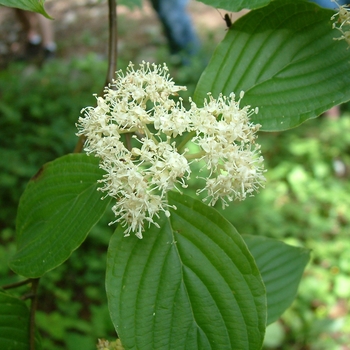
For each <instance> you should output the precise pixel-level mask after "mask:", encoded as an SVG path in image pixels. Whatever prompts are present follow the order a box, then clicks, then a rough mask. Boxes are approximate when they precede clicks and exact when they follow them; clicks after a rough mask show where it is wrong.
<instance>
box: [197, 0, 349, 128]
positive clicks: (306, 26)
mask: <svg viewBox="0 0 350 350" xmlns="http://www.w3.org/2000/svg"><path fill="white" fill-rule="evenodd" d="M332 14H334V12H333V11H331V10H325V9H321V8H320V7H318V6H317V5H315V4H313V3H309V2H303V1H297V0H296V1H294V0H293V1H285V0H283V1H281V0H278V1H273V2H271V3H270V5H269V6H267V7H264V8H262V9H259V10H254V11H251V12H250V13H248V14H247V15H245V16H243V17H242V18H240V19H239V20H238V21H237V22H235V23H234V24H233V26H232V27H231V28H230V30H228V33H227V35H226V37H225V38H224V40H223V41H222V42H221V43H220V44H219V46H218V47H217V49H216V51H215V53H214V55H213V58H212V60H211V61H210V63H209V65H208V67H207V68H206V70H205V71H204V73H203V74H202V76H201V78H200V81H199V83H198V85H197V89H196V92H195V98H194V100H195V102H196V103H198V104H202V103H203V99H204V98H205V97H206V95H207V93H208V92H209V91H210V92H212V94H213V96H214V97H216V96H218V95H219V93H223V94H224V95H229V94H230V93H231V92H235V94H236V95H239V93H240V92H241V91H242V90H243V91H245V96H244V98H243V100H242V102H241V104H242V105H251V106H253V107H259V114H258V115H254V116H253V117H252V121H253V122H255V123H260V124H262V129H261V130H265V131H274V130H284V129H288V128H291V127H294V126H297V125H299V124H300V123H302V122H304V121H305V120H307V119H310V118H315V117H317V116H319V115H320V114H321V113H322V112H324V111H326V110H328V109H329V108H331V107H332V106H335V105H337V104H340V103H343V102H346V101H348V100H349V99H350V50H348V49H347V44H346V43H345V41H344V40H343V41H339V40H334V39H333V38H334V37H338V36H339V32H338V31H336V30H334V29H332V22H331V20H330V17H331V16H332Z"/></svg>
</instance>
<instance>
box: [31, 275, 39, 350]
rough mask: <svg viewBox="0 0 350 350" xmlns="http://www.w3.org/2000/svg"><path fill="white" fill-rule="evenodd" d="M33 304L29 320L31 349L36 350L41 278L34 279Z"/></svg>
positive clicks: (32, 288)
mask: <svg viewBox="0 0 350 350" xmlns="http://www.w3.org/2000/svg"><path fill="white" fill-rule="evenodd" d="M31 281H32V287H31V292H32V295H33V297H32V303H31V305H30V319H29V349H30V350H35V312H36V309H37V306H38V293H37V291H38V287H39V281H40V278H33V279H32V280H31Z"/></svg>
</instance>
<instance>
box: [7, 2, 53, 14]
mask: <svg viewBox="0 0 350 350" xmlns="http://www.w3.org/2000/svg"><path fill="white" fill-rule="evenodd" d="M44 2H45V0H0V5H4V6H8V7H15V8H19V9H21V10H27V11H33V12H38V13H41V14H42V15H44V16H45V17H47V18H50V16H49V15H48V14H47V13H46V11H45V9H44Z"/></svg>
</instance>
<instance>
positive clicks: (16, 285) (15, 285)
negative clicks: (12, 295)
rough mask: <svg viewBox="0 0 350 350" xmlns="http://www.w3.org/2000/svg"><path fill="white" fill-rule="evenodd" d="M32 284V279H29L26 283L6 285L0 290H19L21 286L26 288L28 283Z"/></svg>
mask: <svg viewBox="0 0 350 350" xmlns="http://www.w3.org/2000/svg"><path fill="white" fill-rule="evenodd" d="M31 282H32V279H31V278H27V279H26V280H24V281H19V282H14V283H10V284H5V285H3V286H1V287H0V288H1V289H4V290H6V289H12V288H17V287H21V286H24V285H26V284H28V283H31Z"/></svg>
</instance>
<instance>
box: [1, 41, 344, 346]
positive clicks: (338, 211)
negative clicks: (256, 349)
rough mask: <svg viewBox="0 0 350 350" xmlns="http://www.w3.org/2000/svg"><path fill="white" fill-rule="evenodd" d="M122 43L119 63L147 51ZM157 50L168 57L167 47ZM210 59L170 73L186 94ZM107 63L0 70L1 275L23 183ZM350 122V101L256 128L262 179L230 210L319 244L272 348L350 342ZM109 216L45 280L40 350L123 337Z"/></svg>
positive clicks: (295, 239) (247, 228)
mask: <svg viewBox="0 0 350 350" xmlns="http://www.w3.org/2000/svg"><path fill="white" fill-rule="evenodd" d="M59 44H60V43H59ZM82 44H83V43H82ZM64 45H65V43H64V42H62V47H65V46H64ZM215 45H216V43H215V40H214V36H209V35H208V37H207V38H206V39H205V45H204V49H203V50H204V53H207V54H208V56H209V50H210V49H208V48H210V47H214V46H215ZM124 53H126V54H124V55H122V56H121V61H119V68H123V67H125V65H126V61H128V60H133V59H134V58H135V59H138V56H137V55H139V54H140V53H139V52H138V53H137V55H136V51H135V47H134V46H133V43H130V50H129V51H128V50H127V49H126V51H124ZM152 55H153V57H154V59H155V60H160V59H161V60H162V61H163V60H164V58H162V57H164V56H166V58H165V60H167V58H168V57H167V54H166V49H165V48H164V46H159V48H157V49H156V50H155V51H154V52H152ZM133 56H135V57H133ZM136 56H137V57H136ZM123 58H124V59H125V62H124V61H123ZM202 67H203V62H202V60H200V59H198V60H195V62H193V66H191V67H178V66H173V67H170V71H171V72H172V75H174V78H175V81H176V82H177V83H178V84H186V85H187V86H189V87H190V89H189V92H188V94H189V95H190V94H191V93H192V91H193V88H194V85H195V83H196V82H197V81H198V77H199V74H200V71H201V69H202ZM105 71H106V63H105V61H104V60H103V59H100V58H99V57H98V56H95V55H85V56H84V57H80V58H74V59H69V60H67V59H63V58H58V59H55V60H53V61H50V62H47V63H46V64H45V65H44V66H43V67H42V68H41V69H39V68H38V67H35V66H32V65H27V64H21V63H14V64H11V65H9V66H7V68H6V69H4V70H2V71H1V72H0V97H1V103H0V154H1V157H0V169H1V172H0V207H1V211H0V243H1V245H0V285H4V284H6V283H10V282H14V281H15V279H16V278H17V277H15V275H13V274H12V273H11V272H10V270H9V269H8V268H7V259H8V257H9V256H11V255H12V254H13V253H14V251H15V246H14V243H13V238H14V232H15V230H14V227H15V224H14V223H15V216H16V207H17V205H18V200H19V197H20V195H21V193H22V192H23V189H24V187H25V185H26V182H27V181H28V180H29V178H30V177H31V176H32V175H33V174H35V173H36V171H37V170H38V169H39V167H40V166H41V165H42V164H43V163H45V162H47V161H50V160H53V159H55V158H56V157H58V156H61V155H64V154H66V153H68V152H71V151H72V150H73V148H74V145H75V143H76V141H77V138H76V136H75V132H76V128H75V122H76V120H77V118H78V115H79V111H80V110H81V108H83V107H84V106H87V105H93V104H94V103H95V101H94V97H93V96H92V93H98V92H99V91H100V90H101V87H102V84H103V81H104V75H105ZM191 89H192V90H191ZM349 131H350V113H349V106H343V109H342V115H341V117H340V118H339V119H329V118H326V117H320V118H318V119H314V120H312V121H309V122H307V123H305V124H303V125H302V126H301V127H299V128H297V129H292V130H289V131H287V132H283V133H260V135H259V141H260V143H261V144H262V152H263V155H264V157H265V159H266V168H267V169H269V171H268V172H267V174H266V176H267V179H268V181H267V184H266V189H265V190H264V191H262V192H261V193H260V194H258V195H257V196H256V197H255V198H253V199H248V200H247V201H245V202H243V203H238V204H233V205H232V206H231V207H230V208H229V209H226V210H225V211H224V212H223V214H224V215H225V216H226V217H227V218H228V219H229V220H230V221H231V222H232V223H233V224H234V225H235V226H236V228H237V229H238V231H239V232H241V233H251V234H253V233H254V234H259V235H265V236H269V237H274V238H278V239H280V240H284V241H285V242H287V243H290V244H294V245H300V246H304V247H306V248H312V249H313V254H312V258H313V260H312V262H311V263H310V265H309V266H308V267H307V269H306V273H305V276H304V279H303V280H302V283H301V285H300V289H299V295H298V297H297V299H296V301H295V302H294V304H293V305H292V307H291V308H290V309H289V310H287V311H286V313H285V314H284V315H283V317H282V318H281V320H279V321H278V322H276V323H275V324H273V325H271V326H270V327H269V328H268V334H267V337H266V348H267V349H283V350H291V349H295V350H297V349H298V350H299V349H315V350H323V349H324V350H333V349H334V350H346V349H350V348H349V347H348V344H350V335H349V334H350V319H349V317H348V316H347V315H348V313H349V311H350V303H349V300H350V278H349V275H350V259H349V256H350V240H349V228H350V196H349V193H350V183H349V176H350V132H349ZM218 209H219V210H220V208H218ZM106 222H108V218H107V219H106ZM106 222H104V223H100V224H99V225H98V226H97V227H95V228H94V230H93V231H92V232H91V234H90V235H89V237H88V239H87V240H86V241H85V242H84V244H83V245H82V247H81V248H80V249H79V250H77V251H76V252H74V253H73V254H72V256H71V258H70V259H69V260H68V262H67V263H65V264H63V265H62V266H60V267H59V268H57V269H55V270H53V271H51V272H50V273H48V274H47V275H45V276H44V277H43V278H42V282H41V287H40V288H41V289H40V296H39V311H38V313H37V322H38V326H39V328H40V331H41V333H42V334H43V347H44V349H52V350H56V349H57V350H58V349H74V350H79V349H84V350H86V349H87V350H89V349H94V348H95V344H96V339H97V338H101V337H104V338H109V339H113V338H114V337H115V332H114V328H113V326H112V323H111V321H110V318H109V315H108V309H107V304H106V297H105V288H104V271H105V260H106V247H107V244H108V241H109V238H110V236H111V234H112V232H113V228H110V227H108V226H107V225H106ZM68 301H69V303H68Z"/></svg>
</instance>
